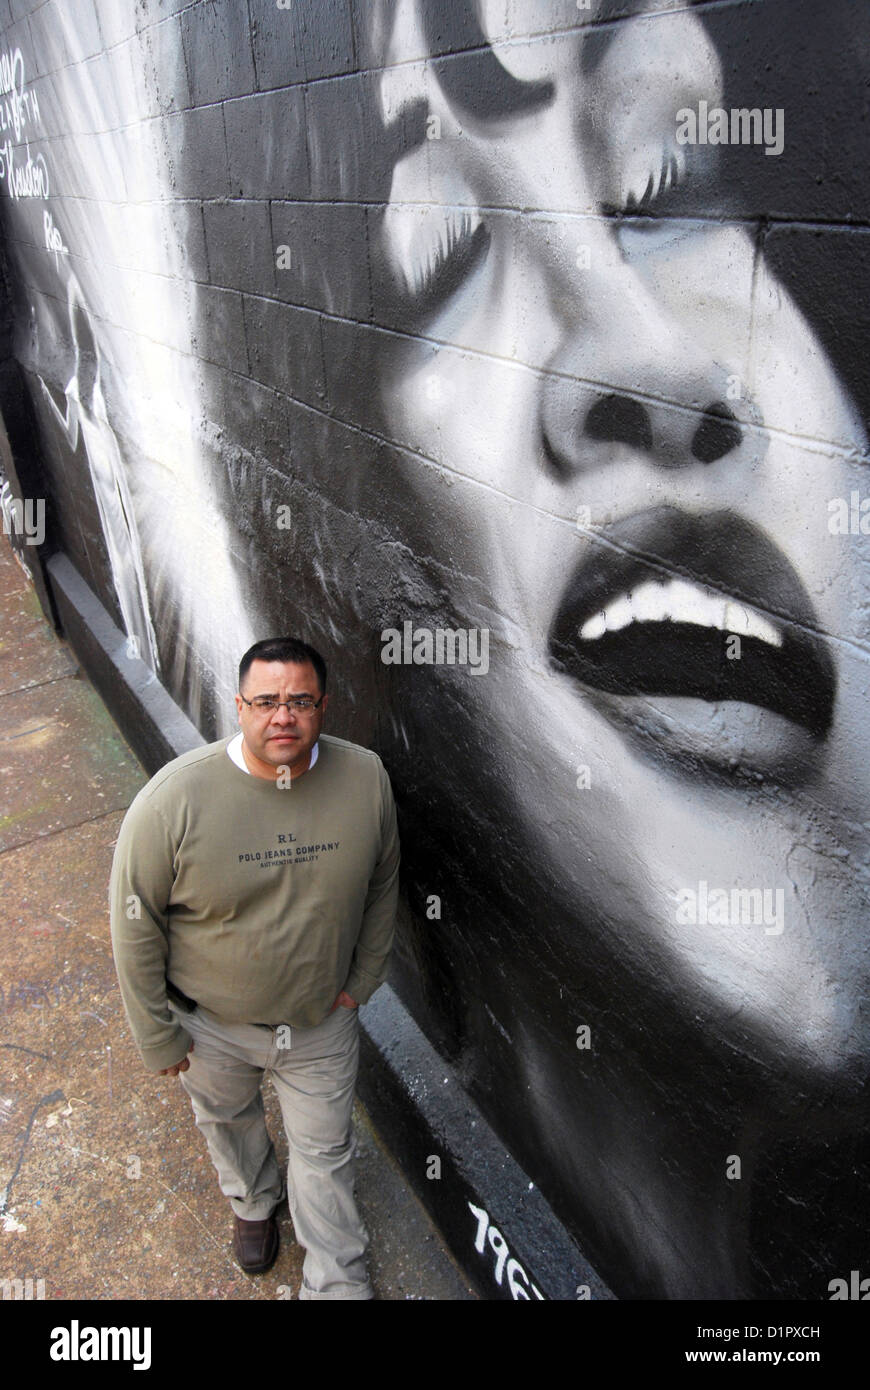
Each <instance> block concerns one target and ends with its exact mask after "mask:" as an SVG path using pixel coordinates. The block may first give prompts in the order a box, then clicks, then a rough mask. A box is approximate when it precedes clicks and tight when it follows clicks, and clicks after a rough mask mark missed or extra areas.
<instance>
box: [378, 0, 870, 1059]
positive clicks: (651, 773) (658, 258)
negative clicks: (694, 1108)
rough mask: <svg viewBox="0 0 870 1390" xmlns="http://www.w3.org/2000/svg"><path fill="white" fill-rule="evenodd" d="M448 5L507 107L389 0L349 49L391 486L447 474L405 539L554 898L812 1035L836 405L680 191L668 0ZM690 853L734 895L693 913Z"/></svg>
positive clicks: (844, 828) (837, 719) (848, 947)
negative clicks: (380, 218)
mask: <svg viewBox="0 0 870 1390" xmlns="http://www.w3.org/2000/svg"><path fill="white" fill-rule="evenodd" d="M536 8H537V7H536V5H535V4H533V3H532V0H529V4H528V6H523V5H520V6H518V7H517V12H520V11H523V12H524V11H525V9H528V11H529V14H530V16H531V17H530V20H529V24H528V26H527V27H528V29H529V30H530V31H534V28H535V26H534V23H533V22H532V20H533V19H534V14H535V12H536ZM405 11H407V14H408V15H409V16H413V15H414V14H416V13H417V11H416V9H415V7H413V6H410V5H409V6H406V7H405ZM403 13H404V11H403ZM482 13H483V16H484V23H485V24H487V23H488V22H489V19H490V18H492V23H491V24H490V25H489V29H490V31H491V32H489V34H488V36H489V37H490V38H491V39H492V40H493V42H494V43H495V45H496V46H495V49H494V52H495V56H496V57H497V58H498V60H499V62H500V63H501V65H502V67H503V68H504V69H506V70H507V72H508V74H509V76H510V77H511V78H513V79H515V80H516V82H517V83H524V84H526V89H527V90H528V91H529V92H530V93H531V94H532V97H533V98H534V100H535V101H537V105H536V106H534V109H533V108H532V107H531V106H527V107H526V108H523V107H522V105H521V103H518V105H517V110H516V112H515V113H510V112H507V113H506V111H505V110H500V111H499V112H498V117H497V119H490V118H489V117H488V115H487V112H486V111H485V110H484V109H483V106H482V103H479V104H478V107H477V108H476V109H471V108H472V107H473V105H474V103H473V102H472V100H471V99H470V97H471V95H473V94H470V93H469V92H467V91H466V92H460V91H458V90H457V89H456V87H455V83H454V78H455V74H456V73H459V72H460V71H461V69H460V67H459V66H458V64H453V65H451V64H444V65H443V66H442V68H441V69H439V70H438V73H437V74H436V73H434V72H433V65H431V64H430V65H428V66H427V65H426V64H425V63H424V62H407V61H403V60H405V59H407V57H408V55H409V54H410V55H414V54H418V53H419V52H420V51H421V45H420V43H419V42H418V41H417V37H416V34H415V33H411V32H410V31H409V33H408V34H407V35H405V36H404V37H405V39H406V43H405V48H404V49H403V47H402V42H401V41H402V38H403V34H402V32H401V28H400V26H397V30H396V44H395V47H394V51H393V52H392V53H391V54H390V58H391V61H392V64H393V65H392V66H391V67H389V68H387V69H386V70H385V73H384V76H383V80H382V107H383V113H384V118H385V120H387V121H388V122H389V123H392V124H393V125H394V126H395V128H396V129H401V121H402V119H403V117H404V118H405V119H406V125H407V128H408V129H409V130H410V129H412V127H413V122H412V117H413V114H414V112H415V111H420V110H425V111H426V112H427V113H428V129H427V127H426V126H424V125H420V130H419V132H418V134H419V136H420V138H419V140H418V141H417V143H416V144H412V143H411V142H410V141H409V142H408V143H407V144H406V146H405V147H404V149H403V153H402V156H401V157H400V158H399V159H398V160H397V162H396V164H395V168H394V172H393V182H392V189H391V203H390V207H389V209H388V210H387V214H386V217H385V219H384V223H383V228H382V233H381V240H382V243H383V247H384V257H385V260H386V261H387V262H388V264H389V266H390V268H391V270H392V273H393V278H394V280H395V282H396V283H397V284H398V285H399V290H400V293H401V292H402V291H404V295H405V300H404V303H405V304H406V305H407V316H408V320H409V322H410V321H411V320H412V319H413V315H414V314H415V313H417V314H418V315H419V318H418V320H417V327H416V328H415V332H414V333H406V334H404V335H403V336H402V337H401V338H399V337H397V339H396V341H395V343H394V344H391V345H390V346H389V348H388V349H385V351H386V350H389V351H390V352H391V353H392V357H391V358H390V360H389V361H388V362H386V363H385V371H384V384H383V389H382V400H383V409H384V411H385V413H386V415H387V417H388V420H389V427H390V430H389V432H390V434H391V437H392V438H393V439H394V440H396V441H398V442H400V443H401V444H402V445H403V446H404V447H405V449H406V450H407V451H408V456H409V457H411V458H413V459H414V463H415V465H416V464H417V463H418V460H417V459H416V458H415V457H414V456H415V455H418V456H420V458H421V459H422V460H423V461H425V465H426V466H425V467H424V466H423V465H422V464H420V465H419V466H415V467H414V468H413V471H412V472H411V470H410V469H409V476H411V477H412V484H411V486H412V487H413V488H414V489H416V490H417V491H418V492H419V493H420V494H421V495H422V497H423V502H422V503H421V509H424V508H426V507H427V506H429V507H431V512H432V514H433V515H438V508H439V507H443V506H444V502H443V498H445V497H448V498H449V503H448V506H449V507H450V518H451V524H450V525H449V526H448V527H440V528H439V527H434V528H433V531H432V540H431V544H432V546H433V550H432V553H433V554H434V555H435V557H436V560H438V559H441V556H440V554H439V553H438V552H437V551H436V550H435V548H434V547H435V546H437V545H438V544H440V543H441V541H442V539H443V540H444V541H445V543H446V544H447V546H449V550H448V553H447V556H446V560H445V561H443V563H444V572H445V573H446V572H448V571H449V573H451V574H452V575H454V576H456V579H455V595H454V598H455V603H456V608H457V611H458V612H459V613H461V614H462V615H463V617H464V620H465V622H467V624H468V625H469V626H470V627H471V626H480V627H490V628H491V629H492V640H493V644H494V654H493V657H492V660H491V670H490V672H489V674H488V675H487V676H485V677H482V678H481V679H480V680H477V681H471V682H469V691H470V693H471V694H473V697H474V700H475V702H476V703H478V704H479V705H480V706H481V707H483V708H481V709H479V710H478V711H477V717H479V718H480V721H481V726H482V727H486V728H487V730H488V735H487V737H488V739H490V740H491V741H492V744H493V749H494V756H495V759H497V761H498V768H499V772H500V775H501V779H502V784H503V787H504V789H505V792H506V794H507V796H508V798H509V800H510V802H511V804H512V806H513V808H514V814H515V816H516V819H517V823H518V825H521V826H522V828H523V835H524V837H525V839H526V842H527V843H528V844H530V845H537V846H538V853H537V855H536V856H533V862H535V863H536V864H538V865H539V866H540V868H539V870H538V871H539V872H540V875H541V880H542V882H547V881H549V882H555V883H557V884H560V885H562V888H563V891H564V892H565V894H566V896H567V894H568V892H569V891H570V892H573V893H574V899H575V904H576V907H575V912H576V922H577V923H578V924H581V926H582V929H583V930H588V929H590V927H591V924H593V923H594V922H595V920H596V918H597V919H598V920H606V921H609V922H611V923H618V924H619V932H618V933H614V932H613V931H611V932H610V940H611V941H612V942H613V946H614V949H618V950H622V951H623V952H625V953H634V954H637V955H638V956H639V958H640V959H641V960H642V962H643V968H644V969H646V970H648V971H649V972H650V976H651V977H654V978H656V979H657V980H669V981H672V983H673V989H674V993H675V996H678V997H679V998H680V999H682V1000H683V1001H685V1002H684V1005H683V1007H684V1008H685V1009H686V1010H687V1011H691V1012H692V1013H693V1014H694V1013H695V1012H697V1013H698V1014H703V1016H704V1017H705V1018H707V1017H710V1016H712V1017H716V1018H725V1019H726V1020H728V1019H736V1020H739V1027H740V1029H741V1030H743V1031H744V1032H745V1031H746V1030H748V1031H749V1033H750V1034H751V1035H752V1036H753V1038H755V1039H756V1040H758V1042H759V1045H761V1044H762V1042H763V1043H767V1044H770V1045H772V1047H773V1049H774V1051H775V1052H776V1053H777V1054H779V1055H782V1053H783V1051H784V1052H785V1055H787V1056H788V1057H789V1058H790V1060H791V1062H792V1064H793V1065H794V1066H797V1067H802V1068H806V1069H807V1070H809V1071H811V1072H816V1074H821V1075H822V1076H826V1075H830V1074H834V1073H837V1072H842V1071H845V1070H846V1069H847V1068H848V1067H849V1065H850V1064H851V1063H853V1062H854V1061H855V1059H856V1058H859V1057H860V1056H861V1055H862V1053H863V1050H864V1049H865V1047H866V1044H867V1027H866V1023H862V1021H861V1014H860V1000H861V994H862V989H863V987H864V985H865V984H866V969H867V964H866V953H864V952H863V948H862V942H863V940H864V935H865V932H866V912H867V882H866V873H862V874H857V873H856V872H855V871H854V869H853V868H852V867H851V866H853V865H855V864H857V863H858V862H864V861H865V857H866V831H865V830H864V829H862V827H863V826H864V825H866V824H870V777H868V771H867V759H866V754H865V751H864V750H865V746H866V729H867V721H868V714H870V710H868V704H867V696H866V675H865V674H864V666H865V663H866V655H865V652H866V642H867V639H868V624H867V613H868V608H867V572H866V560H867V544H868V543H867V540H866V539H864V538H862V537H860V536H855V535H854V534H853V535H846V534H838V533H836V532H835V531H834V530H833V528H831V527H830V526H829V518H830V515H831V510H830V504H831V499H837V498H841V499H846V500H847V501H848V499H849V498H850V496H851V495H852V493H853V491H855V490H857V489H860V490H861V495H862V496H864V495H865V494H866V476H865V474H864V473H862V466H863V467H864V468H865V467H866V465H862V460H863V459H864V458H865V457H866V447H867V446H866V439H865V436H864V433H863V430H862V428H861V425H860V423H859V422H858V420H857V419H856V416H855V412H854V409H853V407H852V406H851V403H850V402H849V400H848V398H847V396H846V393H845V392H844V390H843V389H842V387H841V385H840V383H839V382H838V380H837V377H836V374H835V372H834V370H833V368H832V366H831V364H830V362H829V361H828V360H827V358H826V356H825V354H824V352H823V350H822V348H821V346H820V344H819V342H818V340H817V339H816V337H815V336H814V334H813V332H812V330H811V328H810V327H809V325H808V323H807V322H806V320H805V319H804V318H803V317H802V315H801V313H800V312H799V310H798V308H797V307H796V305H795V304H794V302H793V301H792V300H791V299H790V298H789V296H788V294H787V293H786V291H785V290H784V288H783V287H782V285H781V284H779V283H778V282H777V280H776V279H775V277H774V276H773V274H772V272H771V270H770V268H769V266H768V265H767V263H766V262H765V260H764V259H763V258H762V257H760V255H759V253H758V250H757V245H756V240H755V237H754V236H753V235H752V234H751V231H749V230H747V227H746V225H745V224H744V223H741V222H740V221H738V220H736V219H735V220H734V221H731V222H729V221H720V220H718V219H716V218H715V217H709V216H707V217H698V216H695V217H692V216H686V215H685V214H684V213H682V212H681V207H682V206H683V205H682V204H681V203H680V197H681V196H683V193H684V190H685V189H689V190H691V188H692V186H693V181H703V180H704V179H707V178H708V177H709V176H710V173H709V167H708V165H707V164H706V163H705V161H706V160H707V158H708V156H709V155H710V153H711V152H710V150H709V149H707V148H705V149H701V148H699V146H697V145H694V146H692V145H685V144H679V143H678V142H677V140H676V138H675V131H676V119H675V117H676V112H677V110H679V109H682V108H691V109H695V110H697V109H698V104H699V103H700V102H701V101H708V102H709V103H710V105H713V104H716V103H717V102H718V101H720V100H721V99H722V92H723V88H722V79H721V73H720V69H719V62H718V59H717V56H716V53H715V51H714V49H713V47H712V45H711V44H710V42H709V40H708V39H707V37H706V35H705V31H704V28H703V26H702V25H701V23H700V22H699V20H698V19H697V18H696V17H695V16H692V15H687V14H685V13H682V12H680V13H674V14H662V15H659V16H656V17H654V18H651V19H650V20H649V22H643V23H632V24H626V25H618V26H614V27H613V34H612V36H611V38H610V42H609V45H608V46H607V47H606V49H605V50H604V51H603V53H602V54H601V55H600V56H599V58H598V61H596V62H584V55H583V42H584V41H583V40H582V39H581V38H580V37H578V36H576V35H572V34H567V35H555V36H553V35H539V37H537V38H533V39H530V40H529V41H528V42H527V43H518V42H514V41H511V42H505V43H504V44H503V45H502V46H499V45H498V39H499V38H500V37H504V38H509V37H510V36H509V35H507V33H505V34H504V35H500V34H499V33H498V32H497V29H496V19H497V16H498V15H499V14H500V13H501V8H500V7H499V6H496V5H485V6H484V7H483V9H482ZM493 17H495V18H493ZM409 23H410V21H409ZM514 27H515V29H516V30H517V31H518V30H519V27H520V26H519V21H517V23H516V24H515V26H514ZM435 66H436V67H437V65H435ZM451 83H454V85H453V86H451ZM547 83H550V84H551V88H552V94H551V96H550V97H549V99H546V100H545V99H543V98H541V99H540V100H538V99H537V98H536V97H534V93H535V91H536V90H537V91H538V92H542V91H543V90H544V87H545V84H547ZM535 84H538V85H537V88H536V87H535ZM504 86H505V90H506V91H508V93H509V94H510V84H509V83H508V82H505V83H504ZM435 116H437V117H438V119H439V122H440V125H438V126H435V125H434V124H433V119H432V118H433V117H435ZM418 124H420V123H419V122H418ZM744 154H745V157H746V159H747V160H748V159H755V160H759V159H760V160H761V161H762V163H764V160H765V153H764V150H763V149H762V148H760V147H749V146H747V148H746V150H745V151H744ZM714 197H715V194H714ZM710 201H712V200H708V205H709V202H710ZM517 209H522V210H523V211H522V213H518V212H517V211H516V210H517ZM614 210H617V211H619V212H620V213H621V216H620V217H619V218H614V217H613V216H612V215H611V214H612V212H613V211H614ZM633 210H636V215H632V213H633ZM402 326H404V324H403V325H402ZM430 480H431V481H430ZM445 482H446V483H449V487H447V486H445ZM424 489H428V490H427V491H425V492H424ZM465 576H468V577H469V580H468V582H467V583H466V581H465ZM403 616H405V615H403V614H401V613H398V614H396V616H395V619H394V621H396V622H399V624H400V620H401V618H402V617H403ZM407 616H413V617H415V618H419V615H418V614H416V613H415V614H410V613H409V614H408V615H407ZM729 633H730V634H733V635H735V636H737V637H738V638H739V639H740V640H739V642H738V643H736V644H734V643H730V644H727V643H726V639H727V637H728V635H729ZM455 674H456V673H455V672H453V671H448V670H445V671H443V672H441V671H438V670H435V669H433V672H432V682H431V683H432V686H433V687H435V686H436V685H437V683H438V682H439V681H441V682H446V681H447V680H448V679H450V680H453V679H454V677H455ZM432 700H433V708H438V707H439V706H438V705H437V696H434V695H433V697H432ZM467 703H468V702H467V701H466V704H467ZM442 704H443V701H442ZM436 727H437V726H436ZM444 775H445V777H449V776H450V770H449V769H447V770H446V771H445V774H444ZM702 885H703V887H702ZM714 889H715V890H718V891H725V892H726V893H728V894H729V895H730V894H731V893H732V891H733V892H737V893H738V894H740V895H741V896H740V898H739V899H738V900H737V905H736V907H735V913H736V912H737V908H739V913H740V914H742V915H740V916H739V919H737V918H735V919H733V920H732V919H727V913H728V912H729V911H730V910H731V900H730V898H729V902H728V904H727V905H726V907H725V909H724V911H725V918H723V917H722V915H721V914H720V915H719V916H718V917H717V916H716V914H713V915H712V917H711V916H710V915H709V914H708V913H707V910H706V897H704V900H703V901H704V905H703V906H702V905H701V903H702V896H703V895H704V894H706V893H707V892H708V891H709V892H712V891H713V890H714ZM687 893H691V894H692V900H693V902H694V903H695V907H696V912H695V916H694V918H693V916H692V910H691V904H689V907H688V910H687V904H686V898H685V895H686V894H687ZM765 893H766V894H767V895H768V896H767V898H764V896H763V895H764V894H765ZM747 894H748V895H751V896H748V897H745V896H743V895H747ZM759 902H764V903H766V904H768V905H769V906H770V911H768V912H767V914H766V915H765V916H764V917H763V918H762V916H761V913H760V910H759V911H756V907H755V904H757V903H759ZM744 904H751V905H753V906H752V910H751V911H750V910H749V907H746V909H745V911H744ZM753 914H754V915H753ZM744 918H745V920H744ZM569 925H574V924H573V923H571V924H568V923H566V924H565V926H564V929H565V931H567V930H568V926H569ZM553 929H554V930H556V929H557V927H556V925H555V924H554V927H553ZM577 931H578V935H579V937H580V941H579V942H578V960H579V959H581V958H582V931H581V928H580V927H579V926H578V927H577ZM723 1026H724V1025H723Z"/></svg>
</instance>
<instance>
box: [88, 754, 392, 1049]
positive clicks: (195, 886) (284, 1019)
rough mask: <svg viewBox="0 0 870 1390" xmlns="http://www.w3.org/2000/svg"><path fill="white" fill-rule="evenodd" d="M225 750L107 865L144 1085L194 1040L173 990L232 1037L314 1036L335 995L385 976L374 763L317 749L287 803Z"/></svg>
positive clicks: (136, 825) (159, 794)
mask: <svg viewBox="0 0 870 1390" xmlns="http://www.w3.org/2000/svg"><path fill="white" fill-rule="evenodd" d="M228 742H229V739H223V740H222V741H221V742H219V743H212V744H209V745H207V746H206V747H204V748H197V749H195V750H194V751H193V752H192V753H185V754H184V756H183V757H180V758H176V759H175V760H174V761H173V762H171V763H168V764H167V765H166V767H164V768H162V769H161V771H160V772H158V773H157V775H156V776H155V777H153V778H152V779H151V781H150V782H149V783H148V785H147V786H145V787H143V788H142V790H141V791H140V792H139V794H138V796H137V797H136V799H135V801H133V803H132V805H131V806H130V809H129V810H128V812H127V815H126V816H125V817H124V822H123V824H122V826H121V831H120V834H119V836H118V843H117V846H116V849H115V858H114V863H113V865H112V878H111V886H110V906H111V919H112V944H113V947H114V952H115V964H116V967H117V970H118V979H119V982H120V986H121V995H122V998H123V1001H124V1007H125V1009H126V1011H127V1017H128V1019H129V1022H130V1028H131V1031H132V1033H133V1037H134V1040H135V1042H136V1044H137V1046H138V1048H139V1051H140V1052H141V1054H142V1058H143V1060H144V1062H145V1065H146V1066H147V1067H148V1068H149V1069H150V1070H152V1071H162V1070H163V1069H164V1068H166V1067H171V1066H174V1065H175V1063H176V1062H180V1061H181V1059H182V1058H183V1057H184V1056H185V1054H186V1053H187V1051H188V1049H189V1047H190V1041H191V1040H190V1036H189V1035H188V1033H187V1032H186V1031H185V1030H184V1028H183V1027H182V1026H181V1025H180V1023H179V1022H178V1021H177V1018H176V1016H175V1015H173V1014H172V1013H170V1011H169V1009H168V1007H167V987H166V985H167V980H168V981H170V982H171V984H172V985H173V986H174V987H175V988H176V989H177V990H180V991H181V992H182V993H183V994H185V995H187V996H188V997H189V998H191V999H194V1000H196V1002H197V1003H198V1004H201V1005H202V1006H203V1007H204V1008H205V1009H208V1010H210V1011H211V1012H212V1013H215V1014H218V1015H219V1016H220V1017H221V1018H224V1019H227V1020H229V1021H231V1022H245V1023H266V1024H271V1025H272V1026H276V1025H277V1024H280V1023H287V1024H290V1025H291V1027H294V1026H295V1027H297V1028H310V1027H314V1026H316V1025H317V1024H319V1023H322V1022H323V1020H324V1019H325V1018H326V1017H327V1015H328V1013H329V1010H330V1008H331V1006H332V1004H333V1002H334V1000H335V998H336V996H337V995H338V994H339V993H340V992H341V990H343V989H344V990H346V991H347V993H348V994H349V995H350V996H351V997H352V998H353V999H355V1000H356V1001H357V1002H358V1003H360V1004H364V1003H365V1002H366V1000H367V999H369V998H370V996H371V995H372V994H373V993H374V991H375V990H376V989H377V987H378V985H380V984H381V983H382V982H383V980H384V978H385V976H386V969H387V958H388V956H389V952H390V948H391V946H392V941H393V932H394V928H395V918H396V904H397V898H398V870H399V838H398V832H397V829H396V811H395V805H394V803H393V795H392V791H391V789H390V783H389V778H388V777H387V774H386V772H385V770H384V767H383V764H382V763H381V760H380V758H379V757H378V756H377V754H375V753H372V752H369V751H368V750H367V749H365V748H360V747H358V746H357V745H356V744H353V743H346V742H345V741H344V740H343V739H338V738H332V737H331V736H330V735H327V734H321V735H320V739H319V756H318V759H317V762H316V763H315V765H314V767H312V768H310V769H309V771H308V772H306V773H305V774H304V776H302V777H298V778H294V779H293V781H292V783H291V785H290V786H289V787H281V786H279V785H278V784H277V783H276V782H272V781H270V780H266V779H264V778H261V777H254V776H251V775H250V774H249V773H247V772H244V771H242V769H241V768H239V767H237V766H236V764H235V763H234V762H233V761H232V759H231V758H229V757H228V755H227V751H226V750H227V744H228Z"/></svg>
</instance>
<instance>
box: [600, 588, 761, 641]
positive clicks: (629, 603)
mask: <svg viewBox="0 0 870 1390" xmlns="http://www.w3.org/2000/svg"><path fill="white" fill-rule="evenodd" d="M664 622H674V623H696V624H697V625H698V626H700V627H715V628H718V629H719V631H720V632H733V633H736V634H737V635H738V636H740V637H757V638H759V640H760V641H762V642H767V643H769V644H770V646H772V647H781V646H782V633H781V632H780V630H779V628H777V627H776V626H775V625H774V624H773V623H772V622H770V620H769V619H767V618H764V617H762V615H761V614H760V613H759V612H757V611H756V610H755V609H754V608H745V607H744V606H743V604H742V603H735V601H734V600H733V599H727V598H724V597H723V596H722V594H717V593H716V592H715V590H713V589H701V588H699V587H698V585H696V584H690V583H689V582H688V581H687V580H685V579H671V580H669V581H668V582H667V583H666V584H658V583H656V582H655V581H654V580H648V581H647V582H646V583H645V584H641V585H639V587H638V588H637V589H634V590H632V591H631V592H630V593H626V594H620V596H619V597H618V598H616V599H613V600H612V602H610V603H609V604H608V605H607V607H606V608H604V609H602V610H601V612H600V613H596V614H594V616H593V617H591V618H588V619H587V620H586V622H585V623H584V624H583V626H582V627H581V629H580V637H581V639H582V640H583V641H584V642H594V641H595V640H596V638H599V637H603V636H604V634H605V632H618V631H619V630H620V629H621V628H624V627H628V626H629V625H630V624H631V623H664Z"/></svg>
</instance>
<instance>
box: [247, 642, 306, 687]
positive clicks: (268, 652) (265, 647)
mask: <svg viewBox="0 0 870 1390" xmlns="http://www.w3.org/2000/svg"><path fill="white" fill-rule="evenodd" d="M253 661H291V662H294V663H295V664H296V665H297V666H302V665H304V664H305V662H307V661H310V662H311V665H312V666H313V667H314V670H315V672H316V675H317V679H318V681H319V682H320V693H321V695H323V694H325V692H326V662H325V661H324V660H323V657H322V656H321V655H320V652H316V651H315V650H314V648H313V647H309V645H308V643H307V642H300V641H299V639H298V638H297V637H267V638H266V639H265V641H263V642H255V643H254V645H253V647H249V648H248V650H247V651H246V652H245V655H244V656H243V657H242V659H241V661H240V662H239V691H241V689H242V684H243V682H244V679H245V676H246V675H247V674H248V671H249V670H250V668H251V662H253Z"/></svg>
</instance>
